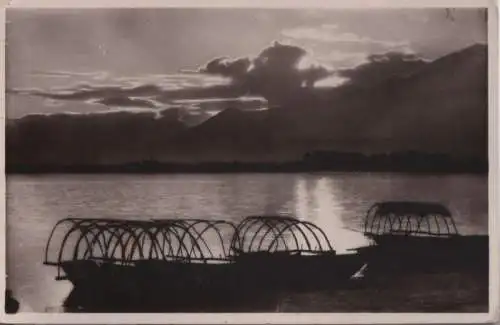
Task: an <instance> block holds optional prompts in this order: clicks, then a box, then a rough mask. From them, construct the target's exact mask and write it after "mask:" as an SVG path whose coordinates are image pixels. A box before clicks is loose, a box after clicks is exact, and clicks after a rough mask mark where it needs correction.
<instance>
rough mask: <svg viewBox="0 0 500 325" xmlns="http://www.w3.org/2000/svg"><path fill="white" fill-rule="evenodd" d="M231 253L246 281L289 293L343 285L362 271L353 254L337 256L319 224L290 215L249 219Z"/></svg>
mask: <svg viewBox="0 0 500 325" xmlns="http://www.w3.org/2000/svg"><path fill="white" fill-rule="evenodd" d="M231 250H232V251H233V252H234V253H235V256H234V260H235V262H236V264H237V266H238V267H239V268H240V269H242V270H243V271H242V272H245V273H248V276H245V278H246V279H249V280H250V281H252V279H253V280H255V281H257V282H258V283H256V285H265V286H267V287H273V288H276V289H278V290H286V291H311V290H319V289H325V288H327V287H331V286H338V285H342V284H345V283H346V281H348V280H349V279H350V278H351V277H352V276H353V275H354V274H355V273H356V272H357V271H358V270H359V269H361V268H362V266H363V260H362V259H361V258H360V257H359V256H357V255H355V254H345V255H342V254H337V252H336V251H335V249H334V248H333V247H332V245H331V243H330V241H329V239H328V237H327V236H326V234H325V233H324V231H323V230H322V229H320V228H319V227H318V226H316V225H315V224H313V223H311V222H308V221H304V220H299V219H297V218H294V217H291V216H286V215H280V216H249V217H246V218H245V219H244V220H243V221H242V222H240V223H239V224H238V226H237V231H236V232H235V236H233V239H232V241H231Z"/></svg>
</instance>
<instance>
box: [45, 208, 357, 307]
mask: <svg viewBox="0 0 500 325" xmlns="http://www.w3.org/2000/svg"><path fill="white" fill-rule="evenodd" d="M54 253H55V254H54ZM44 264H46V265H49V266H54V267H56V269H57V276H56V280H60V281H65V280H68V281H70V282H71V283H72V284H73V287H74V289H73V291H72V293H71V294H70V295H69V297H68V298H67V299H66V302H65V306H66V307H68V308H70V310H72V309H74V308H77V309H78V308H85V310H86V311H102V310H104V311H109V310H113V311H136V312H146V311H155V312H158V311H219V310H222V311H228V310H229V311H252V310H253V308H255V307H256V306H259V308H258V310H273V308H275V306H276V304H277V300H276V299H277V297H278V296H279V295H280V293H282V292H283V291H299V290H302V291H304V290H306V291H307V290H309V291H311V290H318V289H322V288H324V287H325V286H329V285H335V284H338V283H340V282H344V281H347V280H349V278H350V277H351V276H352V275H353V274H355V273H356V271H357V270H358V269H360V268H361V267H362V261H361V260H360V259H359V258H358V257H357V256H356V255H354V254H351V255H349V256H347V255H346V256H342V255H337V254H336V252H335V250H334V249H333V247H332V246H331V244H330V242H329V240H328V238H327V237H326V235H325V233H324V232H323V231H322V230H321V229H320V228H319V227H317V226H316V225H314V224H312V223H310V222H306V221H302V220H299V219H296V218H293V217H289V216H252V217H247V218H244V219H243V220H242V222H240V223H239V224H238V225H235V224H233V223H231V222H229V221H224V220H213V219H153V220H118V219H99V218H66V219H63V220H61V221H59V222H58V223H57V224H56V225H55V226H54V228H53V230H52V232H51V234H50V236H49V240H48V242H47V246H46V250H45V260H44ZM82 306H84V307H82ZM228 308H229V309H228Z"/></svg>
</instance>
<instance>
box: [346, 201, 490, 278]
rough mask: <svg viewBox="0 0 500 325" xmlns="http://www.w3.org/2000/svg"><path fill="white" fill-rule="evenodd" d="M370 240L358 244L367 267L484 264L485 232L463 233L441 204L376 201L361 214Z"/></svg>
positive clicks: (480, 266)
mask: <svg viewBox="0 0 500 325" xmlns="http://www.w3.org/2000/svg"><path fill="white" fill-rule="evenodd" d="M362 228H363V234H364V235H365V236H366V237H368V238H370V239H371V240H372V241H373V245H371V246H368V247H361V248H357V249H356V251H357V252H358V253H360V254H361V255H363V256H365V258H366V259H367V262H368V263H369V265H370V268H371V269H373V268H376V269H383V270H387V269H391V270H393V271H394V270H397V269H400V270H405V271H412V270H413V271H423V270H425V271H435V270H442V269H456V268H475V269H477V270H484V269H487V268H488V258H489V254H488V252H489V249H488V245H489V240H488V236H481V235H477V236H464V235H461V234H460V233H459V231H458V229H457V226H456V224H455V221H454V219H453V216H452V214H451V212H450V210H449V209H448V208H447V207H446V206H444V205H442V204H439V203H429V202H408V201H404V202H394V201H390V202H379V203H375V204H374V205H372V206H371V207H370V209H368V212H367V214H366V216H365V218H364V219H363V227H362Z"/></svg>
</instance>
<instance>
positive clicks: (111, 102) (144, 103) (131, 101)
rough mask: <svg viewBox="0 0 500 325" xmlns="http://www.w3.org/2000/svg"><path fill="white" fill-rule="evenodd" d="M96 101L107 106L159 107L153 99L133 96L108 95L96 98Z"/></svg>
mask: <svg viewBox="0 0 500 325" xmlns="http://www.w3.org/2000/svg"><path fill="white" fill-rule="evenodd" d="M95 102H96V103H99V104H103V105H106V106H118V107H146V108H156V107H158V105H157V104H156V103H155V102H154V101H152V100H147V99H142V98H131V97H108V98H103V99H99V100H96V101H95Z"/></svg>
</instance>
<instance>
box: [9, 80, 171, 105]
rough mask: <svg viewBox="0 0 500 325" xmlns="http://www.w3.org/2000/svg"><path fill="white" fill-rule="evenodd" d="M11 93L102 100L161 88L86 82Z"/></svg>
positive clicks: (63, 98) (142, 93) (133, 95)
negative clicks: (53, 88)
mask: <svg viewBox="0 0 500 325" xmlns="http://www.w3.org/2000/svg"><path fill="white" fill-rule="evenodd" d="M10 92H11V93H18V94H29V95H33V96H39V97H44V98H50V99H56V100H80V101H86V100H91V99H95V100H102V99H106V98H117V97H129V96H132V97H142V96H153V95H157V94H158V93H160V92H162V90H161V88H160V87H158V86H156V85H140V86H136V87H121V86H93V85H88V84H83V85H78V86H75V87H72V88H68V89H59V90H53V91H44V90H36V89H34V90H28V91H26V90H16V89H13V90H10Z"/></svg>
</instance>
